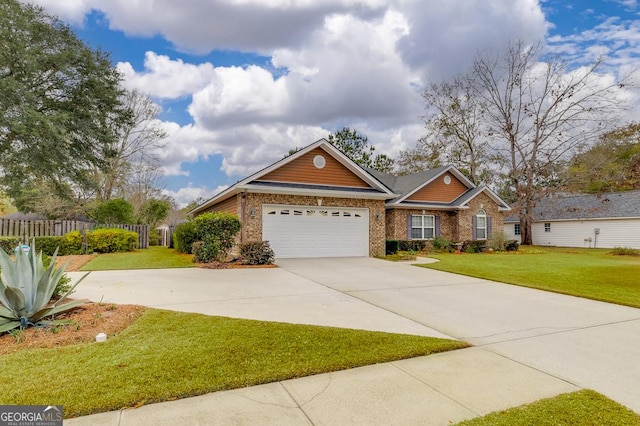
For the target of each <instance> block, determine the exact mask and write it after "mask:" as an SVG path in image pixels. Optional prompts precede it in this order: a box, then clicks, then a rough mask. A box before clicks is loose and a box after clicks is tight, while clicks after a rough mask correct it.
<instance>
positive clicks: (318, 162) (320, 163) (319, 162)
mask: <svg viewBox="0 0 640 426" xmlns="http://www.w3.org/2000/svg"><path fill="white" fill-rule="evenodd" d="M326 164H327V160H325V159H324V157H323V156H322V155H316V156H315V157H313V165H314V166H315V168H316V169H322V168H323V167H324V166H325V165H326Z"/></svg>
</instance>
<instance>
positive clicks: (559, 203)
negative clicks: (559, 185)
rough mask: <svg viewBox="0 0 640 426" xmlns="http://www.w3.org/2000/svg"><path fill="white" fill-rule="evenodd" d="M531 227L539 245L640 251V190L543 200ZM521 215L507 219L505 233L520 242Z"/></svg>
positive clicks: (573, 195) (536, 208)
mask: <svg viewBox="0 0 640 426" xmlns="http://www.w3.org/2000/svg"><path fill="white" fill-rule="evenodd" d="M533 216H534V222H533V224H532V226H531V237H532V240H533V241H532V242H533V244H535V245H543V246H559V247H602V248H613V247H631V248H636V249H639V248H640V191H627V192H613V193H607V194H561V195H554V196H551V197H547V198H543V199H542V200H540V201H539V202H538V205H537V206H536V207H535V209H534V214H533ZM520 231H521V229H520V222H519V220H518V217H517V216H512V217H509V218H507V219H505V223H504V232H505V234H507V237H508V238H510V239H516V240H518V241H520V233H521V232H520Z"/></svg>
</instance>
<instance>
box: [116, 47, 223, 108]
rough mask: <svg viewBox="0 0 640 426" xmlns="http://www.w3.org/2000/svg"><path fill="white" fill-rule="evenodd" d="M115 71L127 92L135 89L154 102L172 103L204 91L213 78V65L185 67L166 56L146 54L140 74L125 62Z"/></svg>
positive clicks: (184, 64) (118, 65)
mask: <svg viewBox="0 0 640 426" xmlns="http://www.w3.org/2000/svg"><path fill="white" fill-rule="evenodd" d="M116 68H117V69H118V71H120V72H121V73H122V75H123V77H124V85H125V87H127V88H128V89H138V90H140V91H142V92H144V93H147V94H149V95H150V96H153V97H156V98H165V99H175V98H179V97H183V96H188V95H191V94H192V93H194V92H195V91H198V90H200V89H202V88H203V87H205V86H206V85H207V83H208V82H209V80H210V79H211V78H212V77H213V76H214V75H215V71H214V68H213V65H211V64H210V63H204V64H200V65H194V64H186V63H184V62H183V61H182V60H181V59H175V60H172V59H170V58H169V57H168V56H166V55H158V54H157V53H155V52H151V51H149V52H146V53H145V55H144V71H142V72H136V71H135V70H134V69H133V67H132V66H131V64H130V63H129V62H120V63H118V64H117V66H116Z"/></svg>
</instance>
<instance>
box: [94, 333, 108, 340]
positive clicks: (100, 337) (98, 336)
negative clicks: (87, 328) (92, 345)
mask: <svg viewBox="0 0 640 426" xmlns="http://www.w3.org/2000/svg"><path fill="white" fill-rule="evenodd" d="M105 340H107V335H106V334H104V333H99V334H98V335H97V336H96V342H104V341H105Z"/></svg>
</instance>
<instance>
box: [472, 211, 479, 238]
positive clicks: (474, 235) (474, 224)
mask: <svg viewBox="0 0 640 426" xmlns="http://www.w3.org/2000/svg"><path fill="white" fill-rule="evenodd" d="M471 239H472V240H477V239H478V216H473V217H472V218H471Z"/></svg>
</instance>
